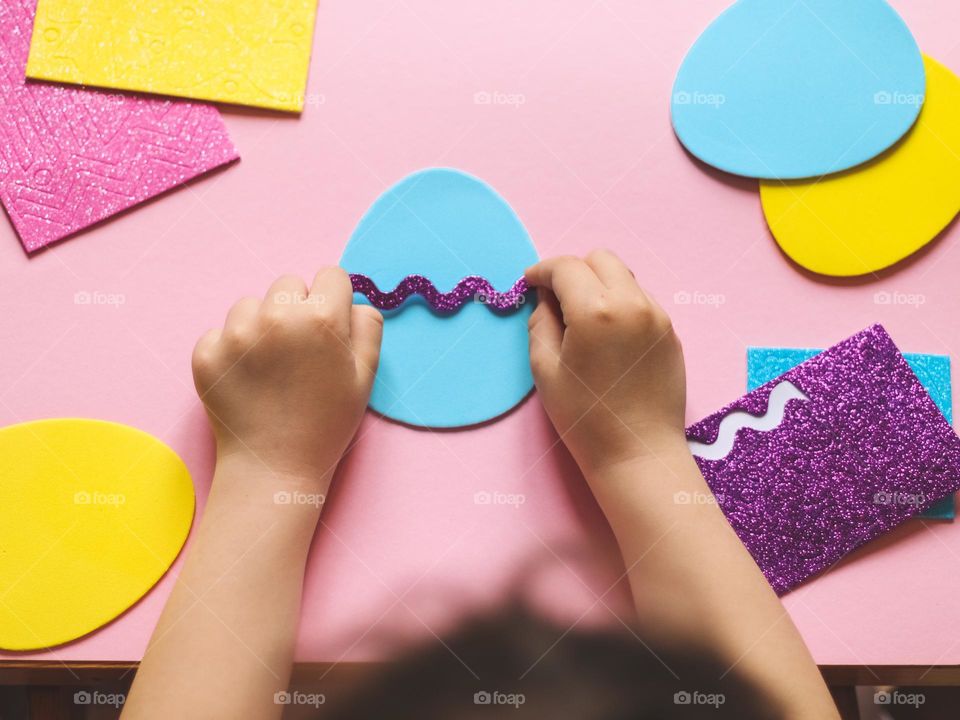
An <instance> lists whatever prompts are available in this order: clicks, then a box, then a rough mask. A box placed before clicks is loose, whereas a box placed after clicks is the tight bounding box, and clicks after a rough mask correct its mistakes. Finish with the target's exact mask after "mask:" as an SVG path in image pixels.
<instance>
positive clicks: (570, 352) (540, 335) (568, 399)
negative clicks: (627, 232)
mask: <svg viewBox="0 0 960 720" xmlns="http://www.w3.org/2000/svg"><path fill="white" fill-rule="evenodd" d="M526 278H527V280H528V282H530V284H531V285H534V286H536V287H537V288H538V289H539V304H538V306H537V308H536V310H534V312H533V314H532V315H531V317H530V362H531V366H532V368H533V375H534V378H535V380H536V384H537V390H538V392H539V393H540V397H541V399H542V401H543V405H544V407H545V408H546V411H547V414H548V415H549V416H550V419H551V421H552V422H553V424H554V426H555V427H556V429H557V432H558V433H559V434H560V437H561V438H562V439H563V441H564V443H566V445H567V447H568V448H569V449H570V452H571V453H572V454H573V456H574V459H576V461H577V463H578V464H579V465H580V469H581V470H582V471H583V472H584V474H585V475H587V476H588V477H589V476H590V475H591V474H593V473H596V472H598V471H600V470H603V469H604V468H607V467H609V466H611V465H613V464H617V463H620V462H624V461H630V460H633V459H636V458H639V457H643V456H645V455H649V454H652V453H656V452H659V451H660V450H661V449H665V448H675V447H678V444H683V445H685V442H684V429H683V422H684V410H685V404H686V381H685V376H684V367H683V352H682V350H681V348H680V341H679V340H678V339H677V336H676V334H674V331H673V327H672V325H671V323H670V318H669V317H667V314H666V313H665V312H664V311H663V309H662V308H661V307H660V306H659V305H657V304H656V303H655V302H654V301H653V300H652V299H651V298H650V297H649V296H648V295H647V294H646V293H644V291H643V290H642V289H641V288H640V286H639V285H637V281H636V280H635V279H634V277H633V274H632V273H631V272H630V270H629V269H628V268H627V266H626V265H624V264H623V262H621V260H620V259H619V258H618V257H617V256H616V255H614V254H613V253H611V252H608V251H605V250H595V251H593V252H591V253H590V254H589V255H587V257H586V259H584V260H581V259H579V258H576V257H557V258H551V259H548V260H544V261H542V262H540V263H538V264H537V265H534V266H533V267H531V268H529V269H528V270H527V272H526Z"/></svg>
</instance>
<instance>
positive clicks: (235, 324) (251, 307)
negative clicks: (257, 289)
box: [223, 297, 260, 336]
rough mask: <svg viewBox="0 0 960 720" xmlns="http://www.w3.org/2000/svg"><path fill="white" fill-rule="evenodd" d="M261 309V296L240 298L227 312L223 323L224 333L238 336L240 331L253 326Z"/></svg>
mask: <svg viewBox="0 0 960 720" xmlns="http://www.w3.org/2000/svg"><path fill="white" fill-rule="evenodd" d="M259 310H260V299H259V298H255V297H245V298H242V299H240V300H238V301H237V302H236V303H234V305H233V307H232V308H230V310H229V311H228V312H227V319H226V320H225V321H224V323H223V334H224V335H231V336H236V335H237V333H238V331H242V330H243V329H244V328H249V327H253V323H254V322H255V321H256V318H257V313H258V312H259Z"/></svg>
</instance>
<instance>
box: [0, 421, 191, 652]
mask: <svg viewBox="0 0 960 720" xmlns="http://www.w3.org/2000/svg"><path fill="white" fill-rule="evenodd" d="M193 511H194V493H193V483H192V481H191V479H190V473H189V472H188V470H187V468H186V466H185V465H184V464H183V462H182V461H181V460H180V458H179V457H178V456H177V454H176V453H174V452H173V450H171V449H170V448H169V447H167V446H166V445H165V444H163V443H162V442H160V441H159V440H157V439H156V438H154V437H152V436H151V435H147V434H146V433H144V432H141V431H139V430H135V429H134V428H130V427H127V426H125V425H118V424H115V423H109V422H102V421H99V420H73V419H69V420H67V419H62V420H61V419H58V420H40V421H36V422H29V423H23V424H21V425H12V426H10V427H6V428H3V429H0V648H3V649H6V650H30V649H38V648H45V647H50V646H53V645H59V644H61V643H64V642H67V641H69V640H73V639H75V638H78V637H80V636H82V635H86V634H87V633H89V632H91V631H92V630H95V629H96V628H98V627H100V626H102V625H104V624H106V623H108V622H109V621H111V620H113V619H114V618H115V617H117V616H118V615H120V614H121V613H122V612H124V611H125V610H126V609H127V608H129V607H130V606H131V605H133V604H134V603H135V602H136V601H137V600H138V599H139V598H141V597H142V596H143V595H144V594H146V593H147V591H148V590H150V588H151V587H153V585H154V584H155V583H156V582H157V580H159V579H160V577H162V576H163V574H164V573H165V572H166V571H167V569H168V568H169V567H170V564H171V563H172V562H173V561H174V560H175V559H176V557H177V555H178V553H179V552H180V549H181V548H182V547H183V543H184V541H185V540H186V538H187V534H188V533H189V532H190V526H191V524H192V522H193Z"/></svg>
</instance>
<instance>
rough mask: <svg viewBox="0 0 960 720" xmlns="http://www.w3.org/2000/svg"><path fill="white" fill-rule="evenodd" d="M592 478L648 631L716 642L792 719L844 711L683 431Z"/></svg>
mask: <svg viewBox="0 0 960 720" xmlns="http://www.w3.org/2000/svg"><path fill="white" fill-rule="evenodd" d="M645 445H646V447H645V451H644V453H643V454H642V455H641V456H640V457H639V458H638V459H636V460H633V461H630V462H625V463H621V464H618V465H615V466H612V467H609V468H607V469H604V470H602V471H600V472H598V473H595V474H593V475H592V476H590V475H589V474H588V478H587V479H588V482H589V483H590V485H591V487H592V489H593V492H594V494H595V495H596V497H597V499H598V501H599V502H600V504H601V506H602V507H603V510H604V512H605V514H606V516H607V518H608V520H609V521H610V524H611V526H612V527H613V530H614V533H615V534H616V536H617V540H618V542H619V545H620V548H621V551H622V553H623V556H624V561H625V563H626V567H627V570H628V578H629V581H630V586H631V588H632V591H633V596H634V601H635V604H636V607H637V612H638V616H639V622H640V626H641V628H642V629H643V630H645V631H647V632H649V633H651V634H652V635H658V636H660V637H666V638H668V639H669V640H670V641H672V642H678V641H679V642H691V643H698V644H700V645H706V646H708V647H711V648H713V649H715V650H716V651H717V652H718V653H719V654H720V656H721V657H722V658H724V659H725V660H726V661H727V662H728V663H729V665H730V669H731V671H733V670H736V671H738V672H740V673H742V674H743V675H745V676H746V677H748V678H749V679H751V680H752V681H753V682H755V683H756V684H757V685H758V686H759V687H760V688H762V689H763V690H764V691H765V692H766V693H767V694H768V695H769V696H770V698H771V699H772V700H773V701H774V702H776V703H778V704H779V705H781V707H782V708H783V709H784V710H785V711H786V713H787V717H791V718H817V720H821V719H823V718H830V717H836V710H835V708H834V705H833V703H832V700H831V698H830V695H829V692H828V691H827V688H826V686H825V685H824V682H823V680H822V678H821V677H820V675H819V673H818V672H817V669H816V665H815V664H814V663H813V661H812V659H811V658H810V655H809V652H808V650H807V648H806V647H805V646H804V644H803V641H802V639H801V638H800V635H799V633H798V632H797V629H796V627H795V626H794V625H793V622H792V621H791V619H790V616H789V615H788V614H787V612H786V610H785V609H784V607H783V605H782V604H781V603H780V601H779V599H778V598H777V597H776V595H775V593H774V592H773V590H772V589H771V588H770V586H769V584H768V583H767V581H766V579H765V578H764V577H763V574H762V573H761V572H760V570H759V568H758V567H757V566H756V564H755V563H754V562H753V560H752V558H751V557H750V556H749V554H748V553H747V552H746V550H745V549H744V547H743V545H742V543H741V542H740V540H739V538H737V536H736V534H735V533H734V532H733V530H732V528H731V527H730V525H729V524H728V523H727V520H726V518H725V517H724V515H723V513H722V512H721V511H720V508H719V507H718V506H717V504H716V503H715V501H713V496H712V495H711V494H710V490H709V488H708V487H707V484H706V482H705V481H704V480H703V477H702V476H701V475H700V472H699V469H698V468H697V466H696V463H695V462H694V460H693V458H692V457H691V455H690V453H689V451H688V450H687V447H686V443H685V441H684V438H683V436H682V435H681V434H679V433H676V434H673V435H668V436H666V437H663V438H655V439H649V440H648V441H647V442H646V443H645Z"/></svg>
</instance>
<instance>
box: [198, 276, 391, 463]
mask: <svg viewBox="0 0 960 720" xmlns="http://www.w3.org/2000/svg"><path fill="white" fill-rule="evenodd" d="M382 330H383V319H382V317H381V316H380V313H379V312H377V311H376V310H375V309H373V308H371V307H369V306H363V305H353V291H352V288H351V286H350V278H349V276H348V275H347V273H345V272H344V271H343V270H342V269H341V268H337V267H330V268H324V269H322V270H320V272H319V273H318V274H317V277H316V279H315V280H314V282H313V286H312V287H311V288H310V289H309V291H308V290H307V287H306V284H305V283H304V281H303V280H302V279H300V278H299V277H293V276H284V277H281V278H280V279H279V280H277V281H276V282H275V283H274V284H273V285H272V286H271V287H270V289H269V290H268V291H267V295H266V297H265V298H264V300H262V301H261V300H260V299H258V298H252V297H251V298H244V299H242V300H240V301H239V302H238V303H237V304H236V305H234V306H233V307H232V308H231V309H230V312H229V313H228V315H227V319H226V323H225V324H224V327H223V330H211V331H210V332H208V333H207V334H206V335H204V336H203V337H202V338H201V339H200V342H198V343H197V347H196V349H195V350H194V353H193V374H194V380H195V382H196V386H197V391H198V393H199V394H200V398H201V399H202V400H203V403H204V405H206V409H207V414H208V415H209V417H210V421H211V423H212V424H213V428H214V433H215V435H216V440H217V456H218V457H217V463H218V466H219V465H220V464H221V463H223V462H224V461H228V462H231V463H232V462H234V461H235V460H239V461H240V462H241V463H249V465H248V467H249V468H250V469H252V470H256V469H260V470H265V471H268V472H269V473H271V474H274V475H277V476H280V477H284V478H287V479H295V480H305V481H308V482H309V481H317V482H323V481H328V480H329V478H330V476H332V473H333V470H334V468H335V467H336V465H337V462H338V461H339V460H340V457H341V456H342V455H343V453H344V451H345V450H346V448H347V445H348V443H349V442H350V440H351V438H352V437H353V435H354V433H355V432H356V429H357V426H358V425H359V423H360V419H361V417H362V416H363V411H364V408H365V407H366V404H367V400H368V398H369V396H370V389H371V387H372V385H373V378H374V375H375V374H376V368H377V361H378V359H379V356H380V338H381V334H382Z"/></svg>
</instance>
